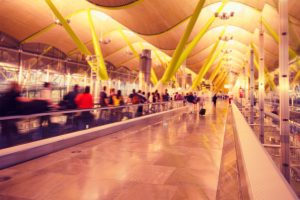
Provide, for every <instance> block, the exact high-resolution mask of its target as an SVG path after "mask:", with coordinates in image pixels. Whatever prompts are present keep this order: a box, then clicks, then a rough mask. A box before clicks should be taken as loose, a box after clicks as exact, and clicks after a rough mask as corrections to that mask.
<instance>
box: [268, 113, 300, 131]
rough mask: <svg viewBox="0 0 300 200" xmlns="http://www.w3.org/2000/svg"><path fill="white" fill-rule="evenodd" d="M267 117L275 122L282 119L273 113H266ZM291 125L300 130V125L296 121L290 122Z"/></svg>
mask: <svg viewBox="0 0 300 200" xmlns="http://www.w3.org/2000/svg"><path fill="white" fill-rule="evenodd" d="M265 115H266V116H267V117H270V118H272V119H273V120H276V121H278V122H279V121H280V118H279V115H276V114H274V113H271V112H265ZM289 124H290V125H291V126H293V127H296V128H300V124H299V123H297V122H295V121H292V120H289Z"/></svg>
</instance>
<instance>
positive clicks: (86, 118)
mask: <svg viewBox="0 0 300 200" xmlns="http://www.w3.org/2000/svg"><path fill="white" fill-rule="evenodd" d="M75 102H76V104H77V106H78V108H80V109H91V108H93V107H94V101H93V96H92V95H91V94H90V87H89V86H86V87H85V89H84V93H82V94H79V95H77V97H76V99H75ZM80 118H81V120H82V122H83V125H88V124H90V123H91V122H92V120H93V115H92V114H91V113H90V111H84V112H82V113H81V116H80Z"/></svg>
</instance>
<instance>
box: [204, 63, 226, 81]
mask: <svg viewBox="0 0 300 200" xmlns="http://www.w3.org/2000/svg"><path fill="white" fill-rule="evenodd" d="M222 64H223V58H221V60H220V61H219V63H218V65H217V67H216V69H215V70H214V71H213V72H212V74H211V75H210V77H209V78H208V80H209V81H210V82H213V80H214V79H215V78H216V76H217V75H218V73H219V71H220V70H221V68H222Z"/></svg>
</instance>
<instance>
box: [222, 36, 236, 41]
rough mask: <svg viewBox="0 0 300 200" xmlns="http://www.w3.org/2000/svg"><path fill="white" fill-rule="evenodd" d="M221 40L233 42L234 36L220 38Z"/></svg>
mask: <svg viewBox="0 0 300 200" xmlns="http://www.w3.org/2000/svg"><path fill="white" fill-rule="evenodd" d="M219 40H222V41H225V42H227V41H229V40H233V36H219Z"/></svg>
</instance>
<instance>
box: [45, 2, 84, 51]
mask: <svg viewBox="0 0 300 200" xmlns="http://www.w3.org/2000/svg"><path fill="white" fill-rule="evenodd" d="M45 2H46V3H47V4H48V6H49V8H50V9H51V10H52V12H53V14H54V15H55V16H56V17H57V19H58V20H59V21H60V23H61V24H62V26H63V27H64V28H65V30H66V31H67V33H68V34H69V35H70V37H71V38H72V40H73V41H74V42H75V44H76V45H77V47H78V49H80V51H81V52H82V53H84V54H85V55H90V51H89V50H88V48H87V47H86V46H85V45H84V44H83V43H82V42H81V41H80V39H79V38H78V37H77V35H76V34H75V32H74V31H73V30H72V28H71V27H70V25H69V24H68V22H67V21H66V20H65V19H64V17H63V16H62V15H61V14H60V13H59V11H58V10H57V8H56V7H55V5H54V4H53V3H52V1H51V0H45Z"/></svg>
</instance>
